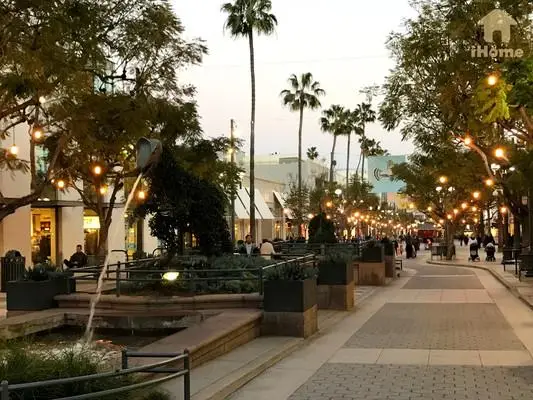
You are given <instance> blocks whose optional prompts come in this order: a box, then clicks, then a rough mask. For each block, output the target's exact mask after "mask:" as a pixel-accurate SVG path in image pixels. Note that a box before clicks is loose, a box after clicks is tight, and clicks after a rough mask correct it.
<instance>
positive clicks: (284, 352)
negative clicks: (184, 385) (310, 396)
mask: <svg viewBox="0 0 533 400" xmlns="http://www.w3.org/2000/svg"><path fill="white" fill-rule="evenodd" d="M376 292H377V290H373V291H372V292H371V293H370V294H369V295H367V296H365V297H364V298H363V300H361V303H364V302H365V301H366V300H368V299H369V298H370V297H372V296H373V295H374V294H375V293H376ZM358 308H359V307H357V305H356V306H354V308H353V309H352V310H350V311H339V313H338V314H337V315H333V316H332V317H330V318H328V319H326V320H325V321H324V323H323V325H324V327H323V328H322V329H320V330H319V331H317V332H316V333H314V334H313V335H311V336H310V337H308V338H306V339H301V338H294V340H291V341H290V342H289V343H287V344H286V345H285V346H283V347H282V348H281V349H274V350H271V351H269V352H267V353H266V354H264V355H261V356H259V357H258V358H256V359H254V360H252V361H250V362H249V363H248V364H246V365H243V366H242V367H241V368H239V369H238V370H236V371H234V372H232V373H230V374H229V375H227V376H225V377H223V378H220V379H219V380H218V381H216V382H213V383H212V384H211V385H209V386H207V387H205V388H203V389H202V390H200V391H199V392H198V393H196V394H194V395H192V396H191V399H192V400H226V399H228V398H229V396H231V395H232V394H234V393H235V392H237V391H238V390H239V389H241V388H242V387H244V386H245V385H246V384H247V383H249V382H250V381H252V380H253V379H254V378H256V377H258V376H259V375H261V374H262V373H263V372H265V371H266V370H267V369H269V368H271V367H273V366H274V365H276V364H277V363H279V362H280V361H282V360H283V359H284V358H286V357H288V356H290V355H291V354H292V353H294V352H296V351H298V350H300V349H302V348H304V347H306V346H308V345H310V344H311V343H313V342H314V341H315V340H317V339H319V338H321V337H322V336H324V335H325V334H326V333H328V332H330V331H331V329H332V328H333V327H334V326H336V325H337V324H339V323H340V322H342V321H343V320H345V319H346V318H348V317H349V316H351V315H353V314H354V313H355V312H356V311H357V310H358ZM232 379H233V380H232ZM225 380H229V381H230V382H229V383H228V384H226V385H224V384H223V383H222V382H224V381H225ZM217 386H218V388H217Z"/></svg>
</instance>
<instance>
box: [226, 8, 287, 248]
mask: <svg viewBox="0 0 533 400" xmlns="http://www.w3.org/2000/svg"><path fill="white" fill-rule="evenodd" d="M221 11H222V12H224V13H226V14H227V19H226V22H225V24H224V29H226V30H227V31H229V32H230V34H231V36H233V37H234V38H239V37H245V38H247V39H248V46H249V50H250V78H251V85H252V110H251V117H250V235H252V238H253V239H254V240H255V239H256V237H255V98H256V93H255V52H254V32H255V33H256V34H257V35H271V34H272V33H274V31H275V29H276V25H277V24H278V20H277V19H276V16H275V15H274V14H272V13H271V11H272V2H271V0H234V1H233V2H232V3H225V4H224V5H223V6H222V7H221Z"/></svg>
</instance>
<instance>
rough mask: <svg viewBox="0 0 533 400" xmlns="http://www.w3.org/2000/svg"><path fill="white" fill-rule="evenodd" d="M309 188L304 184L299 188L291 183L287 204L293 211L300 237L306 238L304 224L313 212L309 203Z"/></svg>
mask: <svg viewBox="0 0 533 400" xmlns="http://www.w3.org/2000/svg"><path fill="white" fill-rule="evenodd" d="M309 193H310V190H309V187H308V186H307V185H306V184H303V185H302V187H301V188H300V187H298V186H297V185H295V184H294V183H293V182H291V183H289V190H288V193H287V198H286V199H285V203H286V205H287V207H288V208H290V209H291V211H292V213H293V215H294V220H295V222H296V225H297V226H298V235H299V236H300V237H301V236H305V230H304V227H303V225H304V223H305V221H307V220H308V215H309V213H310V212H311V210H310V203H309Z"/></svg>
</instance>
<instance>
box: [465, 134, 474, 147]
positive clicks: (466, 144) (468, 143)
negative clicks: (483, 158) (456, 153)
mask: <svg viewBox="0 0 533 400" xmlns="http://www.w3.org/2000/svg"><path fill="white" fill-rule="evenodd" d="M472 142H473V140H472V138H471V137H470V136H466V137H465V138H464V139H463V143H464V144H465V146H470V145H471V144H472Z"/></svg>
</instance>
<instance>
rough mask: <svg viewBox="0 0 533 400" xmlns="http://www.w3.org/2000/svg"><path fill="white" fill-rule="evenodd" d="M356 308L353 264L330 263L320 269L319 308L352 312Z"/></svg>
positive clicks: (324, 264)
mask: <svg viewBox="0 0 533 400" xmlns="http://www.w3.org/2000/svg"><path fill="white" fill-rule="evenodd" d="M353 306H354V274H353V266H352V263H351V262H349V263H346V262H328V261H324V262H322V263H320V264H319V268H318V308H319V309H330V310H344V311H346V310H351V309H352V308H353Z"/></svg>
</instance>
